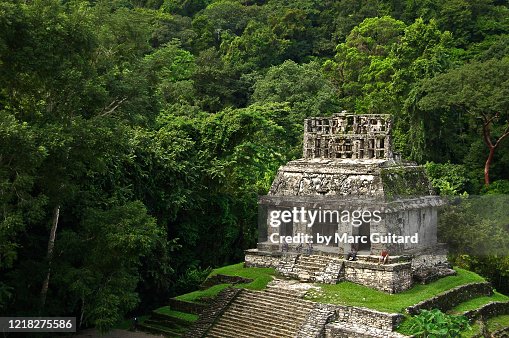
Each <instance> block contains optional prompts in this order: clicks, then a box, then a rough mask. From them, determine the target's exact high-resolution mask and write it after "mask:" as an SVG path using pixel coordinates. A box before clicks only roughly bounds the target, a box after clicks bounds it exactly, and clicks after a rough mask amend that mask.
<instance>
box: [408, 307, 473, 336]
mask: <svg viewBox="0 0 509 338" xmlns="http://www.w3.org/2000/svg"><path fill="white" fill-rule="evenodd" d="M411 322H412V325H411V326H410V332H409V333H410V334H413V335H415V336H416V337H423V338H425V337H430V338H432V337H451V338H453V337H460V333H461V332H462V331H464V330H468V329H469V328H470V325H469V324H468V319H467V318H466V317H464V316H455V315H447V314H445V313H443V312H442V311H440V310H438V309H433V310H422V311H421V312H420V313H419V314H418V315H416V316H414V317H412V319H411Z"/></svg>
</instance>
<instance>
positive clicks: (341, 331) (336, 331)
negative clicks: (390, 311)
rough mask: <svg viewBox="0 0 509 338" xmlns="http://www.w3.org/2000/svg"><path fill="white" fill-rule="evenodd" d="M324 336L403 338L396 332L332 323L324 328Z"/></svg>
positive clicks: (335, 337)
mask: <svg viewBox="0 0 509 338" xmlns="http://www.w3.org/2000/svg"><path fill="white" fill-rule="evenodd" d="M325 336H326V337H334V338H351V337H355V338H404V337H407V336H405V335H402V334H400V333H398V332H392V331H386V330H382V329H378V328H374V327H370V326H366V325H359V324H352V323H345V322H334V323H330V324H327V325H326V326H325Z"/></svg>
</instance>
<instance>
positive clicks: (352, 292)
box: [306, 268, 484, 312]
mask: <svg viewBox="0 0 509 338" xmlns="http://www.w3.org/2000/svg"><path fill="white" fill-rule="evenodd" d="M455 270H456V271H457V273H458V274H457V275H456V276H448V277H444V278H441V279H439V280H437V281H435V282H432V283H430V284H427V285H420V284H418V285H415V286H413V287H412V288H411V289H409V290H406V291H404V292H401V293H397V294H387V293H384V292H382V291H378V290H374V289H371V288H368V287H366V286H362V285H358V284H354V283H351V282H342V283H339V284H335V285H334V284H320V289H321V290H320V291H318V292H317V291H309V292H308V294H307V295H306V298H307V299H310V300H313V301H317V302H322V303H330V304H341V305H352V306H362V307H367V308H371V309H374V310H378V311H385V312H404V309H405V308H406V307H408V306H410V305H413V304H416V303H418V302H420V301H423V300H426V299H428V298H431V297H433V296H435V295H437V294H438V293H441V292H444V291H447V290H449V289H452V288H454V287H456V286H459V285H463V284H468V283H475V282H483V281H484V279H483V278H482V277H481V276H479V275H477V274H476V273H474V272H471V271H467V270H463V269H459V268H456V269H455Z"/></svg>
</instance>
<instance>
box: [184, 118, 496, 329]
mask: <svg viewBox="0 0 509 338" xmlns="http://www.w3.org/2000/svg"><path fill="white" fill-rule="evenodd" d="M391 128H392V119H391V116H390V115H383V114H376V115H375V114H370V115H355V114H348V113H341V114H335V115H333V116H331V117H314V118H310V119H306V120H305V121H304V139H303V158H301V159H298V160H295V161H290V162H288V163H287V164H286V165H284V166H282V167H280V168H279V170H278V172H277V175H276V177H275V179H274V182H273V183H272V187H271V189H270V191H269V193H268V195H267V196H262V197H260V199H259V205H260V212H259V238H258V245H257V247H256V248H253V249H249V250H247V251H246V252H245V262H244V266H245V267H256V268H273V269H275V271H276V274H275V276H274V278H273V280H272V281H271V282H270V283H269V284H268V285H267V287H266V288H265V289H263V290H261V291H256V290H251V289H248V288H235V287H229V288H227V289H225V290H223V291H222V292H220V293H219V294H218V296H217V297H216V298H215V300H214V301H213V302H212V303H211V304H210V305H209V306H207V307H206V308H205V309H204V310H203V312H201V315H200V317H199V319H198V321H197V322H196V323H195V324H194V325H193V327H192V328H191V330H190V331H189V332H188V334H187V335H186V337H222V338H227V337H232V338H233V337H274V338H281V337H299V338H315V337H316V338H319V337H326V338H335V337H366V338H368V337H405V336H404V335H403V334H401V333H398V332H396V331H395V330H396V328H397V326H398V325H399V323H401V321H402V320H403V319H404V316H403V314H402V313H401V311H400V312H399V313H396V312H392V313H391V312H382V311H378V310H374V309H373V308H370V307H369V306H366V307H364V306H352V305H338V304H337V303H336V304H330V303H329V302H328V301H327V298H325V300H323V299H322V300H319V301H314V298H313V297H309V295H310V293H311V294H312V293H313V292H316V293H318V294H319V293H320V292H321V291H316V290H320V289H321V286H323V285H331V284H341V283H343V282H345V283H354V285H361V286H362V287H368V288H370V289H375V290H377V292H379V293H380V292H381V293H382V294H386V295H394V294H398V293H400V292H403V291H405V290H407V289H409V288H411V287H412V286H413V285H415V284H417V283H420V284H427V283H430V282H433V281H435V280H437V279H439V278H442V277H444V276H447V275H454V274H456V271H454V270H452V269H451V268H450V266H449V264H448V263H447V258H446V254H447V251H446V248H445V246H444V245H443V244H440V243H438V241H437V215H438V208H439V207H440V206H441V205H442V203H443V202H442V201H441V199H440V198H439V197H437V196H435V195H434V193H433V190H432V189H431V186H430V182H429V180H428V178H427V177H426V174H425V171H424V170H423V168H422V167H420V166H418V165H416V164H415V163H411V162H406V161H403V160H401V159H400V157H399V156H398V155H397V154H396V153H395V152H394V151H393V147H392V138H391ZM301 210H302V211H301ZM334 210H338V211H339V210H341V211H342V212H343V215H356V214H355V212H357V215H359V212H360V211H361V210H362V211H363V212H367V213H370V214H375V215H377V217H376V218H371V219H366V218H353V217H351V218H346V219H345V218H339V217H336V218H334V217H332V216H337V215H339V213H338V214H334V212H333V211H334ZM284 211H287V214H288V215H292V216H302V214H304V215H308V214H306V212H309V215H311V214H313V213H314V212H316V213H317V214H318V213H322V214H324V215H326V216H329V217H326V216H324V217H322V218H321V219H319V218H318V217H315V218H307V219H304V218H293V217H287V219H286V220H284V219H283V221H281V218H277V219H276V218H275V216H281V215H283V212H284ZM331 211H332V212H331ZM327 212H328V214H327ZM375 212H378V213H375ZM331 215H332V216H331ZM375 234H376V236H373V235H375ZM382 237H384V238H392V240H391V241H387V240H386V241H378V240H376V239H377V238H382ZM303 238H306V239H307V241H301V240H302V239H303ZM323 238H329V239H331V240H330V241H328V242H327V241H323V240H322V239H323ZM359 238H365V239H367V240H365V241H359V242H355V241H354V242H352V241H348V239H359ZM334 239H336V240H334ZM338 239H339V241H338ZM398 239H418V240H409V241H405V240H398ZM353 252H355V255H353V256H352V253H353ZM382 252H385V254H386V255H387V257H388V261H383V260H382V261H381V258H380V257H381V253H382ZM212 279H215V281H214V283H215V284H218V283H230V284H236V283H245V282H246V280H245V279H243V278H240V277H232V276H216V277H214V278H212ZM210 282H211V283H212V281H210ZM490 294H493V291H492V288H491V286H490V285H489V284H488V283H485V282H484V283H474V284H467V285H466V286H460V287H459V288H457V289H453V290H452V291H450V292H449V293H447V292H446V293H444V295H439V296H437V297H434V298H431V299H429V300H425V301H423V302H421V303H419V304H415V305H412V306H409V307H408V308H406V309H403V310H404V311H405V312H406V313H409V314H415V313H418V312H419V311H420V309H424V308H428V309H429V308H432V307H436V306H439V307H441V308H444V309H447V308H448V307H449V308H450V307H451V305H453V304H455V302H461V301H465V300H468V299H469V297H476V296H483V295H490ZM339 296H341V295H339ZM330 297H334V295H331V296H330ZM359 297H360V298H361V299H360V300H359V299H357V298H356V299H354V300H355V301H362V300H363V299H362V295H361V296H359ZM451 299H453V300H452V301H451ZM364 300H365V299H364ZM366 304H367V305H368V303H366ZM412 304H413V303H412Z"/></svg>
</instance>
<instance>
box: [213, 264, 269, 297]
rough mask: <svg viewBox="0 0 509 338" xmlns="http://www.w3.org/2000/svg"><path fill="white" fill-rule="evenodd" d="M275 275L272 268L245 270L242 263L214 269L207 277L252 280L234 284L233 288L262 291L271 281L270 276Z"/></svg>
mask: <svg viewBox="0 0 509 338" xmlns="http://www.w3.org/2000/svg"><path fill="white" fill-rule="evenodd" d="M275 273H276V270H275V269H273V268H245V267H244V263H238V264H233V265H228V266H224V267H222V268H218V269H214V270H212V272H211V273H210V275H209V277H212V276H214V275H219V274H220V275H227V276H238V277H244V278H249V279H253V281H252V282H251V283H247V284H236V285H235V287H238V288H245V289H251V290H263V289H265V288H266V287H267V284H268V283H269V282H270V281H271V280H272V276H273V275H274V274H275Z"/></svg>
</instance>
